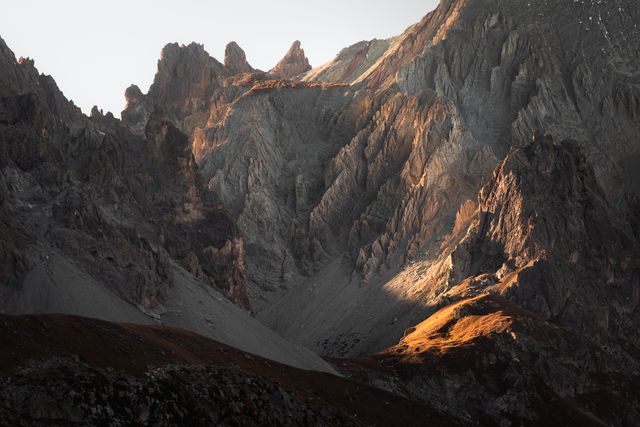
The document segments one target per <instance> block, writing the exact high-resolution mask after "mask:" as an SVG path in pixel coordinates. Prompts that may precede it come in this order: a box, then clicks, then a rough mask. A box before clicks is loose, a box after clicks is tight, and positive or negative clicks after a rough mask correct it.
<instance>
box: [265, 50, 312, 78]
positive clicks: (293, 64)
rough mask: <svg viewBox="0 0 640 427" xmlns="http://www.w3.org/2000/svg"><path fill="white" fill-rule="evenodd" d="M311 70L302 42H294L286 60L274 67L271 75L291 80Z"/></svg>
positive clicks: (270, 72)
mask: <svg viewBox="0 0 640 427" xmlns="http://www.w3.org/2000/svg"><path fill="white" fill-rule="evenodd" d="M310 69H311V65H309V60H308V59H307V57H306V56H305V54H304V50H303V49H302V47H301V44H300V41H299V40H296V41H295V42H293V44H292V45H291V47H290V48H289V50H288V51H287V53H286V55H285V56H284V58H282V59H281V60H280V62H278V63H277V64H276V66H275V67H273V68H272V69H271V70H270V71H269V74H270V75H272V76H273V77H275V78H277V79H282V80H290V79H293V78H294V77H297V76H299V75H301V74H303V73H306V72H307V71H309V70H310Z"/></svg>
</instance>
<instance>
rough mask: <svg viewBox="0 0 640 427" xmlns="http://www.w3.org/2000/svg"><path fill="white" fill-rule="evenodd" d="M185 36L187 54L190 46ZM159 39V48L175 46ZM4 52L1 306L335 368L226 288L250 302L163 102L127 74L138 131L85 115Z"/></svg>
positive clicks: (239, 258) (220, 214)
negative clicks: (152, 329)
mask: <svg viewBox="0 0 640 427" xmlns="http://www.w3.org/2000/svg"><path fill="white" fill-rule="evenodd" d="M2 45H3V46H4V44H2ZM188 49H189V53H190V54H192V55H191V56H196V57H197V54H196V53H197V52H198V48H197V46H192V47H190V48H188ZM166 51H167V52H168V53H166V56H167V60H168V59H169V58H171V57H172V56H171V55H172V54H173V53H175V52H173V51H172V50H171V48H167V49H166ZM8 52H9V53H6V52H4V51H3V58H2V61H0V62H1V63H2V64H3V67H4V69H9V70H13V71H11V72H9V73H8V74H7V75H6V76H3V77H2V81H3V82H4V83H3V87H5V88H6V90H5V91H3V92H2V93H0V146H1V147H2V153H3V154H2V156H1V157H0V196H1V197H0V201H1V208H0V212H1V213H2V217H1V220H0V224H1V225H0V227H2V229H3V231H6V233H5V232H3V233H2V237H1V238H0V257H1V258H2V267H1V268H0V276H1V277H0V278H1V279H2V282H0V310H2V311H4V312H9V313H24V312H34V311H35V312H66V313H74V314H82V315H89V316H95V317H101V318H105V319H109V320H119V321H135V322H139V323H149V322H156V321H158V322H166V323H169V324H175V325H180V326H183V327H186V328H190V329H192V330H195V331H198V332H200V333H203V334H205V335H208V336H210V337H213V338H216V339H218V340H221V341H223V342H227V343H230V344H232V345H234V346H236V347H239V348H241V349H243V350H248V351H253V352H255V353H259V354H262V355H264V356H266V357H270V358H273V359H276V360H280V361H282V362H285V363H290V364H292V365H295V366H300V367H305V368H315V369H319V370H327V371H332V369H331V368H330V367H329V366H328V365H327V364H326V363H324V362H323V361H322V360H321V359H320V358H318V357H317V356H315V355H314V354H312V353H310V352H308V351H306V350H303V349H299V348H297V347H294V346H292V345H291V344H289V343H288V342H286V341H285V340H284V339H282V338H281V337H279V336H278V335H277V334H275V333H273V332H271V331H270V330H268V329H267V328H266V327H264V326H263V325H261V324H260V323H258V322H256V321H255V320H254V319H252V318H250V317H249V315H248V314H247V313H244V312H242V310H240V309H238V308H237V307H236V306H234V305H233V304H232V303H231V302H229V301H227V300H226V299H225V298H224V297H223V296H225V297H226V298H228V299H229V300H230V301H232V302H233V303H235V304H237V305H238V306H240V307H242V308H244V309H245V310H249V309H250V306H249V304H248V300H247V297H246V293H245V277H244V274H245V264H244V256H245V255H244V243H243V240H242V236H241V234H240V233H239V230H238V228H237V226H236V223H235V221H233V220H232V219H231V218H230V217H229V216H228V214H227V212H226V210H225V209H224V207H223V206H222V205H221V204H220V202H219V201H218V200H217V199H216V196H215V194H212V193H211V192H210V191H209V190H208V189H207V188H206V185H205V183H203V182H201V178H200V175H199V174H198V173H197V168H196V163H195V160H194V157H193V155H192V152H191V142H190V139H189V137H188V136H186V135H185V134H184V133H182V132H181V131H180V130H178V129H177V128H176V126H175V125H173V124H172V122H171V121H169V119H168V117H169V116H168V115H166V114H164V113H162V112H160V111H159V110H156V109H154V110H153V111H150V110H149V109H146V108H147V107H146V106H145V105H152V104H144V102H145V100H144V96H142V95H141V94H140V91H139V90H136V88H130V89H129V90H128V94H129V96H130V105H133V104H134V100H135V102H138V103H139V104H138V106H141V105H142V108H141V109H140V111H142V112H143V114H139V115H138V118H137V119H135V120H134V121H135V122H136V123H137V125H136V126H137V128H136V129H135V130H136V131H137V132H138V135H136V134H134V133H132V132H131V131H130V130H129V129H127V128H126V127H124V126H122V124H121V123H120V122H119V121H118V120H116V119H115V118H114V117H113V116H112V115H111V114H107V115H102V113H101V112H100V111H99V110H97V108H96V109H94V111H93V113H92V117H91V118H90V119H89V118H87V117H85V116H83V115H82V114H81V113H80V111H79V110H78V109H77V108H75V107H74V106H73V105H72V104H70V103H69V102H68V101H67V100H66V99H65V98H64V96H63V95H62V93H61V92H60V91H59V90H58V89H57V87H56V86H55V83H54V82H53V80H52V79H51V78H50V77H46V76H40V75H39V74H38V73H37V71H36V70H35V68H34V66H33V63H32V62H31V61H22V62H21V63H18V62H16V61H15V58H14V57H13V55H12V54H11V53H10V51H8ZM203 61H204V62H206V61H205V60H204V59H203ZM211 64H214V63H211ZM183 65H184V64H183ZM183 65H182V66H183ZM214 65H215V64H214ZM176 67H177V69H178V70H181V68H180V67H181V66H178V65H176ZM163 69H164V68H163ZM205 74H206V72H205ZM157 80H158V81H159V82H162V81H163V80H162V79H161V78H158V79H157ZM33 82H37V83H33ZM160 84H161V83H158V85H160ZM169 86H171V87H172V88H178V89H180V90H182V89H185V86H182V85H180V84H176V85H175V86H173V85H172V84H169ZM156 87H159V86H156ZM178 89H176V90H178ZM188 89H189V90H194V91H195V89H194V88H193V86H188ZM158 90H159V89H158ZM168 90H169V91H171V90H174V89H168ZM185 90H187V89H185ZM153 93H154V94H155V93H156V92H153ZM154 96H155V95H154ZM148 99H152V97H149V98H148ZM177 104H178V103H176V105H177ZM140 111H138V112H140ZM174 114H177V112H176V111H174ZM147 115H148V119H145V117H146V116H147ZM134 116H135V114H132V115H131V116H130V117H134ZM143 121H144V122H145V123H144V127H143V128H142V127H141V126H140V123H141V122H143ZM141 129H144V131H143V133H142V134H140V130H141Z"/></svg>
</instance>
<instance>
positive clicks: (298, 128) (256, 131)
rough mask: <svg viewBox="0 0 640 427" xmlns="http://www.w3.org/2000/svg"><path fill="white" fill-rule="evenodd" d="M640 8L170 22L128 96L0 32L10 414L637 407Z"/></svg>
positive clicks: (487, 2) (317, 415) (324, 421)
mask: <svg viewBox="0 0 640 427" xmlns="http://www.w3.org/2000/svg"><path fill="white" fill-rule="evenodd" d="M636 3H637V2H636V1H635V0H610V1H607V2H603V1H598V0H580V1H551V0H543V1H538V2H531V1H524V0H475V1H471V0H441V2H440V4H439V6H438V7H437V8H436V9H435V10H434V11H433V12H431V13H429V14H428V15H426V16H425V17H424V18H422V20H420V21H419V22H418V23H416V24H415V25H413V26H411V27H410V28H408V29H407V30H406V31H405V32H404V33H402V34H401V35H399V36H397V37H393V38H391V39H387V40H371V41H363V42H360V43H357V44H355V45H353V46H349V47H347V48H345V49H343V50H342V51H341V52H339V53H338V54H337V56H336V57H335V58H334V59H333V60H331V61H330V62H328V63H327V64H324V65H321V66H319V67H316V68H312V67H311V66H310V64H309V61H308V59H307V58H306V56H305V53H304V50H303V49H302V45H301V43H300V41H295V42H294V43H293V45H292V46H291V48H290V49H289V51H288V52H287V53H286V55H285V56H284V58H283V59H282V60H281V61H280V62H279V63H278V64H276V65H275V66H274V67H273V68H272V69H271V70H269V71H261V70H257V69H254V68H253V67H252V66H251V65H250V63H249V62H248V60H247V58H246V55H245V53H244V51H243V50H242V48H241V47H240V46H238V44H237V43H235V42H231V43H229V44H228V46H227V48H226V50H225V58H224V62H219V61H218V60H216V59H215V58H213V57H211V56H210V55H209V54H208V53H207V52H206V51H205V49H204V47H203V46H202V45H200V44H197V43H191V44H189V45H179V44H177V43H173V44H168V45H166V46H165V47H164V48H163V49H162V53H161V57H160V59H159V60H158V67H157V73H156V75H155V78H154V81H153V84H152V85H151V87H150V88H149V90H148V91H147V93H143V91H142V90H141V89H140V88H138V87H137V86H135V85H132V86H130V87H129V88H126V91H125V98H126V102H127V104H126V108H125V110H124V111H122V113H121V118H120V119H118V118H116V117H115V116H114V115H113V114H112V113H109V112H108V113H106V114H105V113H104V112H103V111H101V110H100V109H99V108H98V107H94V108H93V110H92V111H91V113H90V115H89V116H86V115H84V114H82V112H81V111H80V109H79V108H77V107H76V106H75V105H74V104H73V102H72V101H69V100H68V99H67V98H66V97H65V96H64V95H63V93H62V91H61V90H60V89H59V88H58V87H57V85H56V83H55V81H54V79H53V78H52V77H50V76H45V75H42V74H40V73H39V72H38V71H37V69H36V68H35V65H34V61H33V60H31V59H28V58H27V59H25V58H20V59H18V60H16V58H15V56H14V54H13V53H12V52H11V50H10V49H9V47H7V46H6V44H5V43H4V42H3V41H2V40H1V39H0V150H1V155H0V201H1V203H0V313H2V314H1V315H0V321H2V325H3V326H2V327H0V335H2V337H3V338H2V342H3V343H6V344H3V350H2V352H1V354H0V395H2V396H3V399H2V402H1V403H0V414H2V417H0V419H2V420H11V421H0V424H2V423H3V422H7V423H8V424H7V425H51V424H52V423H53V424H60V425H72V424H80V425H82V424H89V425H98V424H100V425H102V424H105V423H106V424H108V423H115V424H127V425H130V424H139V425H176V424H177V425H182V424H190V425H212V424H216V425H217V424H219V425H237V424H242V425H245V424H247V425H261V424H262V425H264V424H269V425H400V424H403V425H430V424H434V425H500V426H503V425H540V424H545V425H616V426H618V425H619V426H626V425H634V423H635V422H636V421H635V420H637V419H638V417H639V416H640V388H639V386H638V384H640V334H639V333H638V328H639V326H640V308H639V303H640V172H639V171H638V165H640V141H639V138H640V32H639V30H638V28H637V25H638V24H637V23H638V22H640V8H639V7H638V5H637V4H636ZM114 390H120V391H119V392H116V391H114ZM172 390H175V391H172ZM69 393H72V395H73V396H77V398H78V402H80V401H83V402H84V403H83V404H82V405H79V404H78V405H76V404H73V405H72V404H70V403H69V401H68V400H67V396H68V395H69ZM88 395H91V396H94V397H93V398H92V399H93V400H86V399H84V398H83V397H82V396H88ZM96 396H97V397H96ZM122 396H125V397H122ZM260 420H262V421H260Z"/></svg>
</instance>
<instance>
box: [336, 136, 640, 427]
mask: <svg viewBox="0 0 640 427" xmlns="http://www.w3.org/2000/svg"><path fill="white" fill-rule="evenodd" d="M475 205H476V208H475V210H474V211H472V212H471V213H469V214H467V215H460V217H459V218H460V219H461V220H460V221H459V222H458V224H456V228H458V229H459V231H460V232H459V233H454V234H452V235H451V236H450V237H449V239H448V240H449V241H448V242H447V243H446V246H447V249H445V250H444V251H443V253H442V255H441V259H440V260H439V261H438V262H436V263H434V264H433V266H432V267H431V268H430V269H429V271H427V272H426V274H425V277H426V278H427V280H426V281H425V285H426V287H425V288H424V289H422V290H421V293H422V295H423V296H424V297H425V298H428V295H429V296H430V295H438V299H437V301H436V306H437V309H438V310H437V311H436V312H435V313H434V314H432V315H430V316H429V317H427V318H426V320H424V321H422V322H421V323H419V324H417V325H416V326H414V327H412V328H410V329H408V330H407V331H406V332H405V336H404V337H403V338H402V339H401V340H400V342H399V343H398V344H396V345H394V346H392V347H390V348H388V349H386V350H384V351H382V352H380V353H379V354H377V355H375V356H374V358H375V359H377V360H378V361H379V363H381V364H382V365H383V366H385V368H386V370H385V371H383V372H384V373H383V374H380V373H379V372H368V371H367V370H366V369H364V370H363V369H359V370H358V371H356V373H357V375H358V376H360V380H361V381H364V382H369V383H371V384H374V383H376V384H380V383H381V382H382V383H388V384H389V385H388V387H397V388H399V390H400V392H401V393H402V394H404V395H407V396H412V397H413V398H415V399H416V400H418V401H422V402H431V403H435V404H436V406H438V407H446V408H448V410H451V411H453V412H454V413H459V414H461V415H463V417H465V418H467V419H468V420H484V421H483V422H484V423H490V424H496V425H499V424H501V423H509V422H511V423H516V424H523V423H524V424H527V423H533V424H546V425H548V424H576V423H577V424H580V425H592V424H593V425H624V424H625V423H626V422H628V420H630V419H633V418H635V417H637V415H638V413H639V411H640V399H639V397H640V393H639V391H640V390H638V388H637V384H638V379H639V375H640V364H639V363H638V362H639V361H640V358H639V356H640V340H639V339H638V334H637V333H636V332H635V330H636V328H637V325H638V320H639V318H638V313H637V309H636V308H637V306H638V302H639V301H638V278H637V277H638V276H637V272H638V269H639V268H640V257H639V256H638V254H640V243H639V242H640V241H639V240H638V235H637V234H635V233H634V232H633V231H632V227H631V225H630V224H629V222H628V221H626V220H625V217H623V216H620V215H617V212H616V207H613V206H611V205H609V204H608V202H607V201H606V199H605V196H604V193H603V191H602V189H601V187H600V186H599V185H598V183H597V181H596V178H595V174H594V172H593V168H592V167H591V166H590V165H589V163H588V162H587V160H586V158H585V156H584V154H583V153H582V151H581V149H580V148H579V146H578V145H577V144H576V143H575V142H573V141H564V142H562V143H556V142H554V141H552V140H551V138H550V137H541V138H538V139H536V140H535V141H533V142H531V143H530V144H528V145H526V146H524V147H522V148H515V149H513V150H511V151H510V153H509V154H508V155H507V157H506V158H505V159H504V160H503V161H502V162H501V164H500V165H499V166H498V167H497V168H496V170H495V171H494V173H493V176H492V178H490V179H489V181H488V182H487V183H486V184H485V185H484V186H483V187H482V189H481V190H480V192H479V195H478V198H477V202H476V203H475ZM463 218H465V219H463ZM594 307H595V309H594ZM359 363H361V362H357V363H356V364H355V365H351V367H349V365H347V366H346V367H347V371H350V370H351V371H353V370H354V369H353V367H354V366H358V364H359ZM365 367H366V365H365ZM451 390H455V393H452V392H451ZM605 402H606V403H605ZM578 420H579V421H578Z"/></svg>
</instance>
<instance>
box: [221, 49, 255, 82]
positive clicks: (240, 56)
mask: <svg viewBox="0 0 640 427" xmlns="http://www.w3.org/2000/svg"><path fill="white" fill-rule="evenodd" d="M224 66H225V68H226V69H227V71H228V72H229V73H230V74H242V73H250V72H252V71H253V68H251V65H249V63H248V62H247V56H246V55H245V53H244V50H242V48H241V47H240V46H238V44H237V43H236V42H230V43H229V44H227V47H226V48H225V50H224Z"/></svg>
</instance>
